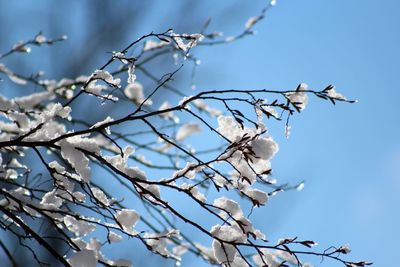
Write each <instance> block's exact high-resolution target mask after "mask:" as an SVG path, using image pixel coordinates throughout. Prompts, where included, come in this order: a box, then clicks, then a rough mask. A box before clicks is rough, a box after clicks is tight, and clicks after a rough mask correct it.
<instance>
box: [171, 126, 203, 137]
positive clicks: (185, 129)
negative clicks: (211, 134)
mask: <svg viewBox="0 0 400 267" xmlns="http://www.w3.org/2000/svg"><path fill="white" fill-rule="evenodd" d="M198 132H201V128H200V126H199V125H198V124H197V123H186V124H184V125H183V126H182V127H181V128H179V130H178V132H177V133H176V137H175V139H176V140H177V141H182V140H184V139H186V138H188V137H189V136H191V135H192V134H194V133H198Z"/></svg>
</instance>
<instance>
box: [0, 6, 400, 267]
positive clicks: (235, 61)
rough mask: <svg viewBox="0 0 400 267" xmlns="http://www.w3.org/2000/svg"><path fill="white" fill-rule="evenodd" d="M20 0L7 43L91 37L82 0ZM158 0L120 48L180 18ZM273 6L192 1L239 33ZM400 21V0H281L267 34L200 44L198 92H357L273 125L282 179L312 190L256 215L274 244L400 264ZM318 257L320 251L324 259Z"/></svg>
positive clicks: (3, 27) (3, 41)
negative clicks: (45, 36) (297, 241)
mask: <svg viewBox="0 0 400 267" xmlns="http://www.w3.org/2000/svg"><path fill="white" fill-rule="evenodd" d="M16 2H18V3H8V1H3V0H0V8H3V7H9V8H7V10H8V12H7V13H4V14H3V13H2V17H1V19H0V32H1V37H0V48H1V49H2V50H1V51H4V49H5V47H8V46H10V45H11V44H12V43H14V42H15V41H17V40H20V39H27V38H29V37H31V36H33V35H34V34H35V33H36V32H37V31H38V30H43V31H44V32H45V33H46V30H48V31H49V30H50V26H49V25H50V24H51V23H57V25H59V27H56V28H55V30H54V29H53V31H52V34H54V35H56V36H58V35H62V34H67V35H68V36H69V41H68V42H70V44H69V45H67V47H68V48H69V49H70V48H71V47H73V45H74V44H77V43H78V41H79V38H83V36H82V34H80V32H79V21H80V19H81V18H82V16H84V14H82V13H84V12H81V11H79V6H80V4H79V2H78V1H70V3H69V4H65V3H64V4H63V7H62V8H61V7H58V6H57V4H54V3H53V4H52V6H51V8H49V6H50V4H49V1H41V2H37V1H35V2H30V1H16ZM117 2H118V1H116V3H117ZM149 2H151V3H152V7H151V9H148V10H147V12H148V13H146V14H148V15H146V16H145V17H143V19H142V20H141V26H142V27H140V30H136V31H135V34H133V35H132V36H126V40H120V43H119V44H120V45H119V47H121V46H122V45H123V44H126V43H127V42H128V40H131V39H132V38H136V37H138V36H140V35H141V34H144V33H147V32H149V31H152V30H155V31H157V30H163V29H165V28H168V27H170V26H172V27H174V26H175V25H176V24H177V23H178V22H177V21H178V20H179V19H178V20H177V19H176V18H175V17H169V16H168V15H167V14H168V11H169V10H173V9H174V8H175V5H178V4H177V2H179V1H177V2H176V3H175V1H162V0H158V1H154V0H153V1H149ZM189 2H190V1H189ZM193 2H195V1H193ZM121 3H123V4H121ZM167 3H168V4H167ZM124 4H126V5H128V4H129V1H128V2H127V1H121V2H120V3H119V4H116V10H117V9H118V8H121V7H123V5H124ZM263 4H264V1H258V0H254V1H248V0H247V1H245V0H243V1H234V2H233V1H231V0H230V1H228V0H219V1H215V0H203V1H202V2H201V4H199V3H197V4H196V8H193V9H191V8H190V5H188V6H187V9H186V12H188V13H190V14H191V16H193V17H195V18H196V19H197V20H200V21H204V20H205V19H206V18H207V17H210V16H211V17H214V20H213V24H211V28H212V29H213V30H221V31H224V32H226V34H227V35H229V33H235V32H236V29H238V28H242V27H243V25H244V23H245V22H246V20H247V18H248V17H249V16H253V15H256V14H258V12H259V10H260V8H261V7H262V6H263ZM45 7H46V8H47V9H45ZM3 10H4V9H3ZM105 12H111V13H112V12H116V11H115V10H109V11H105ZM116 14H117V13H116ZM99 15H100V16H101V14H99ZM49 18H51V20H53V22H52V21H51V20H50V19H49ZM185 19H190V16H188V15H187V14H186V15H185ZM92 23H96V19H95V18H94V19H93V21H92ZM179 23H180V24H179V25H181V24H183V25H184V24H185V22H184V21H183V22H182V21H180V22H179ZM170 24H172V25H170ZM180 27H181V26H180ZM399 27H400V1H398V0H380V1H376V0H375V1H373V0H350V1H349V0H333V1H321V0H291V1H288V0H286V1H285V0H281V1H278V4H277V5H276V7H275V8H274V9H272V10H270V12H269V13H268V14H267V18H266V19H265V20H264V21H262V22H261V23H260V24H258V25H257V26H256V30H257V35H255V36H253V37H249V38H246V39H244V40H241V41H238V42H236V43H233V44H231V45H228V46H219V47H213V48H210V49H201V50H200V51H199V52H198V56H199V57H200V58H201V60H202V65H201V66H200V67H199V69H198V73H197V77H196V82H197V87H198V88H200V89H211V88H221V89H222V88H225V89H227V88H238V89H246V88H271V89H291V88H294V87H295V86H296V85H297V84H298V83H300V82H305V83H307V84H309V86H310V87H311V88H315V89H321V88H323V87H324V86H326V85H328V84H330V83H332V84H334V85H336V88H337V90H338V91H339V92H341V93H343V94H345V95H346V96H347V97H348V98H353V99H357V100H359V102H358V103H357V104H353V105H350V104H338V105H337V106H335V107H334V106H332V105H331V104H330V103H328V102H321V101H319V100H315V99H312V100H311V101H310V104H309V106H308V107H307V108H306V110H305V111H304V112H303V113H302V114H300V115H299V116H296V117H294V118H293V119H292V120H291V124H292V134H291V136H290V138H289V139H286V138H285V137H284V129H283V126H276V125H274V128H270V131H271V133H272V134H273V135H274V137H275V139H276V140H277V141H278V142H279V144H280V151H279V154H278V155H277V156H276V158H275V159H274V160H273V168H274V175H275V177H276V178H278V179H279V180H280V181H282V182H286V181H288V182H298V181H301V180H306V187H305V189H304V191H302V192H287V193H284V194H280V195H279V196H278V197H275V198H273V199H271V201H270V203H269V204H268V205H267V206H266V207H265V209H264V210H263V211H262V212H260V211H259V212H257V213H256V214H255V216H254V217H253V219H254V220H255V221H256V225H257V226H258V227H259V228H261V229H263V230H264V232H265V233H266V234H267V236H268V238H269V239H270V240H276V239H278V238H280V237H286V236H293V235H298V236H299V237H301V238H302V239H313V240H315V241H317V242H318V243H319V244H321V248H325V247H327V246H329V245H331V244H333V245H340V244H346V243H348V244H350V246H351V248H352V249H353V251H352V254H351V255H350V258H351V259H360V260H361V259H365V260H369V261H373V262H375V266H378V267H380V266H385V267H396V266H397V265H396V264H398V263H397V261H396V260H395V255H397V253H398V252H397V250H398V242H399V241H398V240H400V230H399V228H398V227H399V225H400V209H399V207H398V205H399V203H400V119H399V115H400V111H399V103H398V101H399V99H400V91H399V77H400V53H399V47H400V30H399ZM121 44H122V45H121ZM117 48H118V47H116V48H115V49H117ZM64 49H65V47H64ZM67 55H69V54H65V55H64V56H67ZM61 59H62V58H61ZM61 59H60V58H59V59H58V60H61ZM99 62H102V60H100V61H99ZM93 64H94V66H95V63H93ZM38 66H41V67H42V66H44V67H46V64H44V63H43V62H39V63H38ZM188 90H189V89H188ZM1 93H3V92H1ZM189 93H190V92H189ZM318 261H319V259H316V260H315V259H314V262H315V264H316V266H318V264H319V263H318ZM199 264H200V263H199ZM184 266H185V265H184ZM196 266H200V265H197V264H196ZM327 266H331V265H329V263H328V265H327Z"/></svg>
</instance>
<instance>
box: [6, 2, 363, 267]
mask: <svg viewBox="0 0 400 267" xmlns="http://www.w3.org/2000/svg"><path fill="white" fill-rule="evenodd" d="M274 4H275V1H271V3H268V5H267V7H266V8H264V9H263V10H262V11H261V13H260V14H259V15H257V16H255V17H253V18H251V19H250V20H248V22H247V23H246V27H245V29H244V32H242V33H239V34H238V35H236V36H234V37H232V38H231V39H229V42H230V41H233V40H237V39H240V38H243V37H245V36H247V35H250V34H252V28H253V27H254V26H255V25H256V24H257V23H258V22H259V21H261V20H262V19H263V18H264V15H265V12H266V11H267V10H268V9H269V8H270V7H271V6H273V5H274ZM206 26H207V25H206ZM52 42H54V40H51V39H49V38H47V37H45V36H44V35H43V34H42V33H40V34H39V35H37V36H35V38H34V39H33V40H31V41H28V42H23V43H19V44H17V45H16V46H14V47H13V48H12V49H11V50H10V51H9V52H6V53H4V54H3V55H2V56H1V57H0V59H2V58H4V57H11V56H12V55H13V54H14V53H21V52H24V51H25V52H27V49H28V47H29V45H42V44H51V43H52ZM225 43H227V41H226V40H225V39H224V38H220V34H216V33H215V32H208V30H207V27H205V28H204V30H203V31H202V32H201V33H193V34H186V33H185V34H179V33H176V32H173V31H172V30H167V31H165V32H161V33H150V34H148V35H145V36H142V37H140V38H138V39H137V40H135V41H133V42H132V43H130V44H129V45H127V47H125V48H124V49H122V50H120V51H114V52H113V53H112V55H111V57H110V58H109V60H108V61H107V62H106V63H105V64H104V65H102V66H101V67H99V68H98V69H96V70H93V72H92V73H91V74H89V75H80V76H78V77H76V78H64V79H61V80H59V81H57V80H47V79H44V78H43V77H42V75H36V76H32V77H35V78H34V79H33V78H29V77H25V76H23V75H20V74H18V73H17V71H15V70H10V69H9V68H7V67H6V66H5V65H4V64H3V63H0V73H1V74H2V75H4V76H6V77H8V78H9V79H10V80H11V81H13V82H14V83H17V84H19V85H23V86H26V89H27V90H26V92H27V93H26V94H25V95H21V96H16V97H13V98H6V97H5V96H0V116H1V117H2V119H1V120H0V183H1V184H2V186H1V188H0V195H1V196H0V212H1V219H0V222H1V225H2V227H3V229H4V230H6V233H7V235H8V236H10V237H13V238H14V241H16V242H18V244H19V245H20V247H21V249H24V248H27V247H28V246H32V245H35V246H38V247H36V248H35V250H29V249H27V251H29V253H31V254H32V258H33V259H34V260H35V261H36V263H38V265H43V262H42V259H41V255H42V254H41V253H40V252H37V251H39V250H40V249H42V250H45V251H47V252H48V253H49V254H50V255H51V256H52V257H53V258H54V259H55V260H56V261H58V262H59V263H60V264H62V265H64V266H96V265H97V264H99V263H100V264H103V265H106V266H131V265H132V262H133V264H134V260H135V258H134V257H132V258H129V259H119V258H118V255H113V254H111V253H108V252H109V251H110V247H114V246H115V247H118V246H121V247H120V248H123V249H124V250H125V249H126V250H127V251H130V250H132V251H133V250H135V251H137V250H138V248H139V247H141V248H142V249H147V250H149V251H151V252H152V253H154V254H156V255H158V256H160V257H163V258H166V259H168V260H171V261H175V263H176V264H177V265H178V264H180V263H185V255H186V254H192V255H195V256H197V257H199V258H202V259H204V260H205V261H206V262H208V263H210V264H219V265H221V266H289V265H292V266H306V264H305V263H303V256H304V255H314V256H318V257H317V259H318V260H319V257H325V258H329V259H331V260H335V261H338V262H340V263H343V264H344V265H345V266H365V265H369V263H368V262H350V261H347V260H344V259H342V257H341V255H342V254H348V253H349V252H350V249H349V248H348V246H346V245H343V246H338V247H330V248H329V249H327V250H323V249H322V250H320V251H322V252H319V251H317V250H315V249H314V248H313V247H314V246H315V245H316V243H315V242H314V241H311V240H299V239H297V238H287V239H282V240H280V241H279V242H278V243H277V244H275V243H271V242H269V241H268V240H267V234H268V233H263V232H262V231H261V230H259V229H261V228H262V226H263V225H260V224H259V223H258V222H253V221H252V220H251V217H250V215H251V213H253V212H258V211H257V209H259V208H262V206H264V205H268V203H269V201H270V199H271V198H273V197H275V196H277V193H279V192H282V191H285V190H291V189H298V190H299V189H301V188H302V187H303V186H304V183H303V181H301V182H300V183H297V184H294V185H289V184H287V183H283V184H280V183H278V182H277V181H276V180H275V179H272V178H271V177H270V174H271V172H272V161H273V159H274V156H275V155H276V153H278V150H279V145H278V144H277V143H276V141H275V139H274V138H273V137H272V136H271V135H270V132H269V129H268V127H269V120H278V121H279V120H282V119H283V118H286V122H287V123H286V128H287V129H288V127H289V125H288V121H289V118H290V116H293V115H295V114H296V113H298V112H301V111H303V110H304V108H305V107H306V105H307V104H308V98H309V97H313V96H315V97H318V98H321V99H323V100H328V101H331V102H333V103H334V104H335V103H336V102H337V101H342V102H350V103H351V102H352V101H351V100H348V99H347V98H346V97H344V96H343V95H342V94H340V93H338V92H337V91H336V89H335V88H334V87H333V86H332V85H329V86H327V87H326V88H324V89H322V90H314V89H309V88H308V86H307V85H306V84H303V83H302V84H300V85H298V86H297V87H294V88H293V89H289V90H275V89H274V90H272V89H271V90H269V89H248V90H241V89H226V90H223V89H219V90H209V91H191V92H196V94H194V95H191V96H188V95H187V90H185V89H187V88H186V87H190V86H191V85H193V84H191V85H188V86H186V87H185V86H183V88H181V86H182V85H180V86H178V85H177V84H176V83H175V80H177V73H178V72H182V73H183V74H184V73H185V71H186V69H187V68H186V66H187V65H191V64H192V66H197V65H198V62H199V61H198V59H197V58H196V56H195V54H194V51H195V49H197V48H198V47H199V46H203V47H204V46H207V45H217V44H225ZM128 55H129V56H128ZM163 56H165V57H168V59H169V60H170V61H169V62H170V63H171V64H170V65H168V66H167V69H165V72H164V74H163V75H159V74H158V75H157V74H156V73H158V72H154V73H153V70H152V69H151V68H148V65H149V64H150V62H152V61H153V60H155V59H161V58H162V57H163ZM171 59H172V60H171ZM174 61H175V62H174ZM174 63H177V65H175V64H174ZM150 66H151V65H150ZM160 68H161V67H160ZM193 76H194V75H193ZM7 86H8V85H7ZM0 87H4V89H7V90H8V88H5V86H4V84H2V83H0ZM31 89H32V90H31ZM10 90H11V89H10ZM29 90H31V91H29ZM33 90H35V91H33ZM38 90H41V91H38ZM166 93H168V100H167V99H166V96H165V95H163V94H166ZM93 96H95V97H93ZM267 99H269V100H267ZM80 105H89V107H90V110H91V111H92V113H93V114H82V112H81V109H80ZM238 107H239V108H238ZM111 112H112V115H111V114H110V113H111ZM91 115H93V116H91ZM295 183H296V181H295ZM248 204H250V205H248ZM188 207H190V209H191V210H192V211H196V212H195V214H193V213H190V212H188V211H187V208H188ZM246 207H247V208H246ZM199 218H206V219H204V220H202V219H199ZM188 229H189V230H188ZM200 235H202V236H203V237H205V238H201V239H202V240H203V242H204V244H202V243H201V242H199V240H198V239H197V238H198V236H200ZM199 239H200V238H199ZM53 240H58V242H60V244H61V246H60V247H62V248H61V249H54V248H53V246H52V245H51V244H52V243H51V242H53ZM204 240H205V241H204ZM122 244H123V245H122ZM11 245H12V244H11V243H10V244H6V245H5V246H11ZM140 253H141V252H140ZM108 254H111V255H108Z"/></svg>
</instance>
